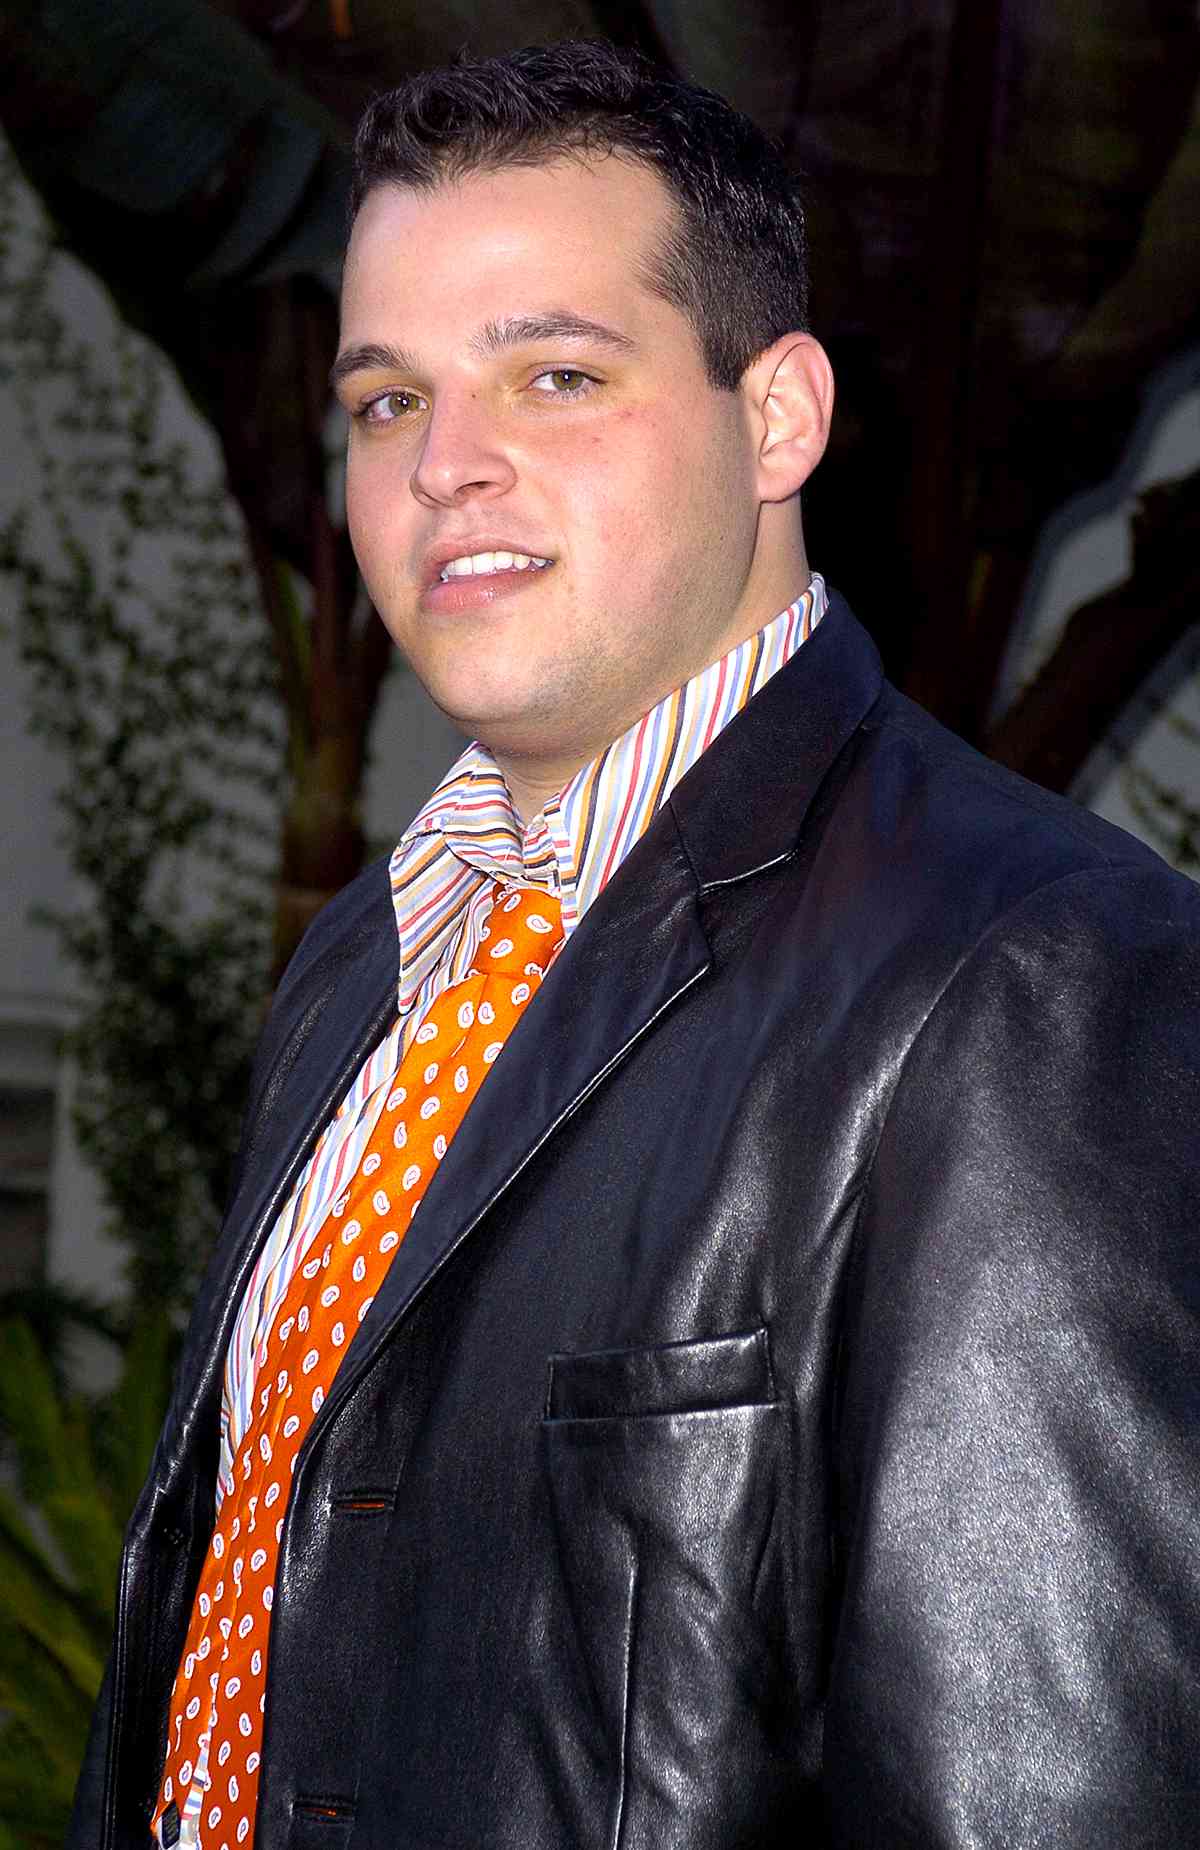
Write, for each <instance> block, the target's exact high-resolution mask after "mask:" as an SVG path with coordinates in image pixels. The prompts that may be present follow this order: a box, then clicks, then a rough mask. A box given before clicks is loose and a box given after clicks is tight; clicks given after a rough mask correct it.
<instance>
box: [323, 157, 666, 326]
mask: <svg viewBox="0 0 1200 1850" xmlns="http://www.w3.org/2000/svg"><path fill="white" fill-rule="evenodd" d="M673 219H674V207H673V205H672V202H671V200H670V198H669V195H668V193H667V190H666V188H665V186H664V185H663V183H662V181H661V180H660V179H659V177H658V175H657V174H656V173H654V172H653V171H652V170H651V169H650V168H648V167H646V166H644V165H642V164H641V163H640V162H635V161H631V160H627V159H623V158H621V157H619V156H608V157H606V158H603V159H599V160H592V159H586V160H585V159H573V158H564V159H559V160H555V161H553V162H550V163H547V164H546V165H543V166H537V167H505V168H501V169H499V170H498V171H497V172H494V173H477V174H470V175H467V176H466V177H465V178H463V179H461V180H455V181H451V182H446V183H444V184H441V185H438V186H436V187H434V188H432V189H430V190H416V189H414V188H411V187H401V186H392V185H386V184H385V185H381V186H377V187H375V188H374V189H373V191H372V192H370V193H369V194H368V195H367V197H366V199H365V200H364V201H363V204H362V207H361V209H360V211H359V214H358V217H357V219H356V221H355V224H354V230H353V232H352V235H351V239H350V246H349V250H348V252H347V256H346V269H345V276H344V280H343V290H342V319H343V326H342V338H343V341H344V342H352V341H355V340H359V339H362V340H372V339H375V340H378V339H384V338H392V337H395V338H405V339H412V338H415V337H416V336H417V334H418V332H419V331H420V328H421V326H422V325H424V324H427V325H428V326H429V327H430V328H431V329H434V330H436V329H446V330H448V328H449V326H450V325H451V323H452V324H453V325H454V326H456V327H459V326H462V325H464V324H467V323H472V322H474V323H475V324H478V323H481V322H483V321H485V320H488V319H493V318H495V317H496V316H498V315H499V316H507V315H517V314H522V313H536V312H538V311H539V310H541V309H544V308H545V307H546V306H547V304H548V303H551V302H552V303H553V304H554V305H555V306H556V307H559V308H563V307H568V306H569V307H570V308H571V309H574V310H576V311H577V312H578V313H580V314H581V315H590V316H593V317H594V318H596V319H598V320H612V319H613V318H614V317H616V318H618V319H620V320H621V322H622V324H632V325H625V331H626V332H629V333H630V334H631V335H633V337H634V338H636V337H637V332H638V326H639V325H640V324H647V323H651V322H653V321H654V320H655V319H656V318H658V319H661V317H662V316H663V315H664V314H665V315H667V316H670V317H673V318H674V319H676V320H678V321H679V322H680V323H682V319H683V318H682V317H681V316H679V315H678V312H677V311H676V310H674V309H672V308H670V306H669V305H668V304H666V303H664V302H663V301H662V300H661V298H660V297H658V296H657V295H655V294H654V293H653V292H652V291H651V290H650V289H649V287H648V286H647V284H646V281H645V277H644V267H645V263H646V260H647V258H648V257H649V255H650V254H651V253H652V252H653V251H654V250H655V249H656V248H657V247H658V246H659V245H660V243H661V242H662V240H663V238H664V237H665V236H667V235H668V234H669V232H670V230H671V227H672V222H673ZM398 319H399V320H404V321H406V322H408V323H411V324H412V325H411V326H410V327H408V328H407V330H400V329H397V328H396V327H395V326H394V323H395V322H396V321H397V320H398ZM385 323H387V324H390V325H386V326H385V325H384V324H385Z"/></svg>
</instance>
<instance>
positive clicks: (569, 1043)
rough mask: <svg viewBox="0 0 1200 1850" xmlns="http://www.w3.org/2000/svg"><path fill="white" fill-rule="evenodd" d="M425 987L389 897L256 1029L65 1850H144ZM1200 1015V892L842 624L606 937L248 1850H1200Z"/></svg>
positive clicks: (437, 1285) (557, 1045)
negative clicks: (382, 1057)
mask: <svg viewBox="0 0 1200 1850" xmlns="http://www.w3.org/2000/svg"><path fill="white" fill-rule="evenodd" d="M395 981H396V942H395V933H394V929H393V924H392V917H391V907H390V901H389V896H388V887H387V879H386V871H385V869H384V868H383V867H376V868H374V869H372V870H370V871H368V872H367V873H365V874H364V875H363V876H362V877H361V878H360V879H359V880H358V881H357V882H356V883H355V884H354V885H353V886H352V887H351V888H350V889H349V890H348V891H347V892H345V893H344V894H343V895H341V897H339V898H338V899H337V900H335V901H334V903H333V904H332V905H331V906H329V907H328V908H327V910H326V911H325V912H324V913H323V914H322V915H321V917H320V919H319V920H318V921H317V922H316V924H315V925H314V926H313V928H312V930H311V931H310V933H309V935H308V937H307V938H306V940H305V942H304V945H303V947H302V948H301V950H300V952H299V954H298V955H297V957H296V959H295V961H294V963H293V965H292V967H291V969H290V971H289V973H288V975H287V978H286V980H285V982H284V984H283V986H282V988H281V991H280V994H279V997H278V1000H277V1003H276V1006H275V1009H274V1012H273V1015H272V1017H271V1021H270V1025H269V1027H268V1029H267V1033H266V1036H265V1040H264V1043H263V1048H262V1052H261V1057H260V1059H259V1062H258V1067H257V1077H256V1081H255V1086H254V1091H253V1096H252V1100H251V1105H250V1111H249V1117H248V1128H247V1132H246V1141H245V1147H244V1150H243V1153H242V1156H241V1159H240V1164H239V1168H238V1173H237V1177H236V1183H235V1188H234V1193H233V1202H232V1207H231V1210H230V1214H229V1220H228V1224H227V1227H226V1229H225V1232H224V1235H223V1238H222V1241H221V1244H220V1246H219V1248H218V1250H217V1253H216V1256H215V1258H214V1260H213V1263H212V1266H211V1269H210V1272H209V1274H208V1278H207V1281H206V1283H205V1285H204V1287H203V1290H202V1292H201V1295H200V1299H199V1302H198V1304H197V1307H196V1312H195V1317H194V1320H193V1323H192V1326H191V1330H190V1333H189V1336H188V1338H187V1343H186V1348H185V1352H184V1357H183V1363H182V1368H181V1372H180V1377H179V1381H178V1384H177V1388H176V1392H175V1396H174V1400H173V1403H172V1406H171V1411H170V1414H169V1417H168V1419H167V1423H166V1426H165V1429H164V1432H163V1435H162V1439H161V1442H160V1444H159V1447H158V1451H157V1453H156V1456H155V1459H154V1462H153V1468H152V1471H151V1474H150V1480H149V1482H148V1484H147V1487H146V1490H145V1493H144V1495H143V1497H142V1499H141V1502H140V1504H139V1506H138V1509H137V1512H136V1514H135V1516H134V1518H133V1521H132V1523H131V1526H130V1529H129V1535H128V1546H127V1550H126V1555H125V1562H124V1568H123V1573H122V1580H121V1589H120V1605H119V1616H118V1624H117V1633H116V1644H115V1648H114V1654H113V1660H112V1664H111V1666H110V1671H109V1677H108V1681H107V1684H106V1689H105V1693H104V1695H103V1697H102V1699H101V1703H100V1706H99V1709H98V1712H97V1719H96V1726H95V1729H94V1732H93V1746H92V1750H91V1753H90V1756H89V1761H88V1764H87V1766H86V1768H85V1771H84V1775H83V1778H82V1781H81V1786H80V1796H79V1803H78V1812H77V1823H76V1829H75V1834H74V1837H73V1840H72V1850H92V1847H93V1846H95V1847H96V1850H145V1847H146V1844H147V1835H146V1821H147V1817H148V1812H149V1807H150V1804H151V1800H152V1797H153V1790H154V1785H155V1781H156V1777H157V1774H158V1771H159V1764H160V1755H161V1744H162V1739H163V1730H164V1722H165V1704H166V1700H167V1695H168V1691H169V1687H170V1683H171V1679H172V1676H173V1673H174V1670H175V1666H176V1662H177V1658H178V1653H179V1649H180V1644H181V1641H182V1639H183V1636H184V1630H185V1626H186V1622H187V1616H188V1610H189V1605H190V1601H191V1597H192V1592H193V1588H194V1586H195V1582H196V1579H197V1576H198V1573H199V1569H200V1563H201V1560H202V1557H203V1554H204V1549H205V1545H206V1541H207V1538H208V1533H209V1527H210V1521H211V1510H212V1496H213V1481H214V1474H215V1467H216V1459H217V1406H218V1397H219V1388H220V1375H221V1368H222V1362H223V1355H224V1350H225V1346H226V1343H227V1340H228V1337H229V1333H230V1329H231V1326H232V1322H233V1319H234V1316H235V1313H236V1308H237V1305H238V1301H239V1298H240V1295H241V1291H242V1288H243V1286H244V1284H245V1282H246V1280H247V1278H248V1276H249V1274H250V1270H251V1267H252V1265H253V1263H254V1259H255V1254H256V1251H257V1248H258V1244H259V1241H260V1238H261V1236H262V1234H263V1232H264V1230H265V1229H266V1227H267V1226H268V1224H269V1223H270V1221H271V1219H272V1216H273V1215H274V1213H275V1211H276V1210H277V1208H278V1206H279V1205H280V1203H281V1202H282V1200H283V1198H284V1197H285V1195H286V1193H287V1191H288V1189H289V1186H290V1185H291V1183H292V1181H293V1179H294V1177H295V1175H296V1173H297V1170H298V1168H299V1166H300V1164H301V1163H302V1161H303V1160H304V1158H305V1156H306V1154H307V1152H308V1150H309V1149H310V1148H311V1145H312V1142H313V1140H314V1137H315V1135H316V1134H317V1132H318V1131H319V1129H320V1127H321V1125H322V1124H323V1122H324V1121H325V1119H326V1118H327V1116H328V1113H329V1112H330V1110H331V1108H332V1106H333V1105H334V1104H335V1103H336V1101H337V1100H338V1099H339V1097H340V1096H341V1094H342V1093H343V1091H344V1090H345V1088H346V1086H347V1084H348V1083H349V1081H350V1079H351V1077H352V1075H353V1074H354V1072H355V1070H356V1069H357V1067H358V1065H359V1063H360V1061H361V1060H362V1058H363V1056H364V1053H365V1052H366V1050H367V1049H368V1048H369V1047H370V1046H371V1044H372V1043H373V1042H374V1041H375V1040H376V1039H377V1038H378V1036H379V1035H380V1033H381V1032H382V1030H383V1028H384V1027H385V1025H386V1023H387V1022H388V1020H389V1018H390V1016H391V1013H392V1010H393V1007H394V988H395ZM1198 1019H1200V892H1198V891H1197V890H1196V889H1195V888H1194V887H1193V886H1192V885H1191V884H1190V883H1189V882H1187V881H1185V880H1184V879H1182V878H1181V877H1178V876H1176V875H1173V874H1171V873H1170V872H1168V871H1167V869H1165V868H1164V867H1163V865H1162V864H1161V863H1160V862H1159V861H1158V860H1157V859H1156V858H1155V857H1154V856H1153V855H1152V854H1150V853H1149V852H1148V851H1147V850H1146V849H1144V848H1142V847H1141V846H1139V845H1138V844H1137V843H1136V842H1134V841H1133V840H1131V839H1129V838H1128V837H1126V836H1125V835H1123V834H1121V833H1120V832H1118V831H1116V830H1114V829H1111V828H1109V827H1107V826H1106V825H1105V824H1103V823H1101V822H1100V821H1098V820H1096V819H1095V818H1094V817H1091V816H1089V815H1087V814H1085V813H1083V812H1081V811H1079V810H1077V809H1075V808H1074V807H1072V806H1071V805H1069V804H1068V803H1066V802H1063V801H1060V800H1058V799H1057V798H1054V797H1051V796H1048V795H1046V794H1045V793H1044V792H1042V791H1040V790H1037V789H1035V788H1033V787H1032V786H1030V785H1028V784H1026V783H1024V782H1022V781H1021V780H1019V779H1017V778H1015V777H1012V776H1010V775H1008V774H1007V773H1006V772H1004V771H1002V770H1000V769H998V768H997V767H996V766H994V765H992V764H989V763H987V762H986V761H984V760H983V759H981V758H980V757H978V756H977V755H976V754H975V753H973V752H971V751H970V750H968V749H967V748H966V747H965V746H964V745H962V744H961V743H959V742H958V741H956V740H955V739H953V738H952V737H950V736H949V735H947V734H946V733H945V732H943V731H942V730H941V729H940V728H939V727H938V726H937V725H936V724H934V722H933V721H932V720H930V719H929V718H928V716H926V715H925V714H923V713H921V712H920V711H919V710H918V709H916V708H914V707H913V706H912V705H910V704H909V703H908V702H907V701H906V700H904V699H903V698H902V697H900V696H899V695H898V694H897V693H896V692H895V691H894V690H892V689H891V688H889V687H888V686H887V685H886V684H885V683H884V682H883V680H882V678H881V673H880V667H879V663H878V660H877V657H876V655H875V652H874V649H873V648H872V646H871V644H870V642H869V641H868V639H867V638H866V636H865V635H864V633H863V632H862V631H861V630H860V629H859V627H858V626H857V624H856V623H855V622H854V619H853V618H852V617H851V615H850V613H849V611H848V610H847V609H846V607H845V606H844V604H841V603H840V602H838V601H836V600H835V603H834V607H833V609H832V611H831V614H830V615H829V616H828V617H827V618H826V620H825V621H824V623H823V624H822V625H821V627H820V628H819V629H818V630H817V632H816V634H815V636H814V637H813V639H812V640H811V641H810V642H809V643H807V644H806V645H805V647H804V648H803V649H802V650H801V651H800V652H799V653H798V655H797V656H796V657H795V658H794V660H793V661H792V662H791V664H790V665H789V666H788V667H787V668H786V669H784V670H783V671H782V672H781V673H780V674H779V675H778V676H776V677H775V679H773V680H772V681H771V682H770V684H769V685H768V686H767V687H766V688H765V689H764V690H763V692H762V693H760V694H759V695H758V696H757V698H756V699H755V700H754V701H753V702H752V703H751V705H750V706H749V707H748V708H747V709H746V711H745V712H744V713H743V714H742V715H741V717H740V718H738V719H737V720H736V721H734V723H733V724H732V725H731V726H730V727H729V728H728V729H727V730H726V731H725V732H724V733H723V734H722V735H721V737H720V738H719V739H718V740H717V741H716V743H715V744H714V745H713V746H712V747H711V748H710V750H709V751H708V752H707V753H706V754H705V756H704V758H703V759H702V761H701V762H700V763H699V764H698V765H697V766H696V767H695V768H694V769H693V770H692V771H691V773H690V774H689V775H688V776H687V777H686V778H685V779H684V780H683V782H682V783H681V784H680V786H679V788H678V789H677V791H676V792H675V794H674V796H673V797H672V799H671V801H670V802H669V804H668V805H667V806H666V808H665V809H664V810H663V812H662V813H661V814H660V815H659V817H658V818H657V820H656V822H655V824H654V826H653V827H652V829H651V830H650V832H649V833H648V834H647V836H646V837H645V838H644V839H643V841H642V842H641V843H640V845H639V846H638V847H637V848H636V849H635V851H634V852H633V854H632V855H631V856H630V857H629V859H628V861H627V862H626V863H625V865H624V866H623V867H622V869H621V871H620V873H619V874H618V875H617V877H616V878H615V879H614V880H613V882H612V883H611V885H610V886H609V887H608V889H607V890H606V891H605V892H604V894H603V895H602V896H601V897H600V899H599V900H598V901H597V902H596V904H595V906H594V907H593V908H592V910H591V911H590V912H589V913H588V915H587V916H586V918H585V919H584V920H583V922H582V924H581V925H580V927H579V930H578V932H577V933H576V934H575V936H574V938H573V939H572V940H571V942H570V944H569V945H568V947H567V949H566V950H565V952H564V953H563V955H562V956H561V958H560V959H559V961H558V963H557V964H556V965H555V967H554V969H553V970H552V972H551V974H550V976H549V978H548V980H547V982H546V983H545V985H544V987H543V988H542V990H541V991H540V993H539V994H538V995H537V997H536V998H535V1000H534V1002H533V1004H532V1005H531V1006H530V1008H529V1009H528V1011H527V1013H526V1015H525V1016H524V1018H523V1019H522V1021H521V1023H520V1025H519V1026H518V1028H517V1030H516V1032H515V1033H514V1035H513V1036H512V1038H511V1039H510V1041H509V1043H508V1045H507V1047H506V1048H505V1050H504V1053H503V1055H502V1057H501V1065H502V1067H503V1068H504V1069H505V1080H506V1083H505V1085H504V1086H503V1087H500V1086H497V1087H496V1088H495V1090H494V1091H493V1090H492V1089H491V1088H485V1089H484V1091H483V1092H482V1094H481V1095H480V1098H479V1100H478V1101H477V1102H476V1104H475V1105H474V1106H473V1107H472V1110H471V1112H470V1114H469V1116H468V1118H467V1120H466V1122H465V1124H464V1125H463V1127H462V1129H461V1130H460V1132H459V1134H458V1136H457V1137H456V1139H455V1141H454V1143H453V1145H452V1146H451V1150H450V1152H449V1154H448V1155H447V1157H446V1158H445V1160H444V1162H443V1163H442V1165H441V1168H440V1171H439V1173H438V1176H437V1178H436V1180H435V1181H434V1183H433V1184H432V1186H431V1187H430V1189H429V1192H428V1194H427V1195H426V1197H425V1201H424V1204H423V1206H422V1208H421V1212H420V1214H419V1215H418V1217H417V1219H416V1221H415V1222H414V1224H413V1228H412V1231H411V1232H410V1234H409V1235H408V1238H407V1240H406V1242H405V1243H404V1245H403V1246H402V1247H401V1248H400V1250H399V1252H398V1254H397V1257H396V1259H395V1261H394V1263H393V1266H392V1270H391V1272H390V1274H389V1276H388V1278H387V1281H386V1284H385V1285H384V1287H383V1288H382V1289H381V1291H380V1292H379V1295H378V1297H377V1300H376V1302H375V1305H374V1307H373V1309H372V1312H371V1314H370V1316H369V1317H368V1319H367V1321H366V1323H365V1324H364V1325H363V1327H362V1329H361V1331H360V1332H359V1334H358V1336H357V1337H356V1339H355V1342H354V1344H353V1347H352V1348H351V1350H350V1351H349V1353H348V1357H347V1360H346V1362H345V1364H344V1366H343V1368H342V1371H341V1373H340V1375H339V1376H338V1378H337V1382H336V1384H335V1386H334V1388H333V1389H332V1391H331V1392H330V1395H329V1398H328V1400H327V1401H326V1403H325V1405H324V1407H323V1408H322V1411H321V1414H320V1416H319V1418H318V1420H317V1422H316V1424H315V1426H314V1428H313V1430H312V1433H311V1435H310V1437H309V1440H308V1442H307V1444H306V1446H305V1449H304V1451H303V1453H302V1454H301V1460H300V1464H299V1467H298V1469H297V1471H296V1475H295V1481H294V1489H293V1494H292V1499H291V1503H290V1506H289V1509H288V1512H287V1521H286V1526H285V1530H284V1535H283V1543H282V1553H281V1559H280V1574H279V1583H278V1591H277V1597H276V1603H275V1608H274V1620H273V1631H272V1636H271V1647H270V1664H269V1698H268V1708H267V1725H266V1742H265V1777H264V1779H263V1784H262V1789H261V1802H260V1811H259V1819H258V1830H257V1838H256V1842H257V1844H258V1845H259V1846H263V1847H264V1850H285V1846H287V1847H288V1850H325V1847H326V1846H328V1847H329V1850H350V1847H352V1850H552V1847H553V1850H685V1847H686V1850H735V1847H736V1850H749V1847H751V1846H755V1847H756V1846H774V1845H779V1846H784V1845H786V1846H788V1847H789V1850H792V1847H794V1846H814V1847H816V1846H826V1845H829V1846H834V1845H837V1846H854V1847H855V1850H860V1847H861V1850H866V1847H867V1846H871V1847H872V1850H875V1847H879V1850H883V1847H884V1846H886V1847H887V1850H894V1847H896V1846H906V1845H913V1846H917V1845H919V1846H922V1847H925V1846H929V1847H930V1850H932V1847H933V1846H939V1847H945V1850H950V1847H953V1850H968V1847H970V1850H1034V1847H1035V1846H1036V1847H1038V1850H1042V1847H1046V1850H1083V1846H1088V1847H1089V1850H1134V1847H1135V1846H1137V1847H1139V1850H1168V1847H1171V1850H1181V1847H1182V1846H1188V1845H1193V1846H1194V1845H1200V1623H1198V1622H1200V1538H1198V1534H1197V1509H1196V1504H1197V1495H1196V1493H1197V1482H1198V1474H1197V1463H1198V1456H1200V1432H1198V1427H1197V1413H1198V1411H1200V1405H1198V1403H1200V1387H1198V1379H1197V1342H1196V1336H1197V1310H1198V1308H1200V1268H1198V1265H1197V1244H1198V1241H1197V1229H1198V1226H1200V1211H1198V1210H1200V1189H1198V1184H1197V1169H1198V1163H1197V1154H1198V1152H1197V1141H1198V1126H1200V1032H1198ZM206 1850H220V1846H219V1845H209V1846H206Z"/></svg>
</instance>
